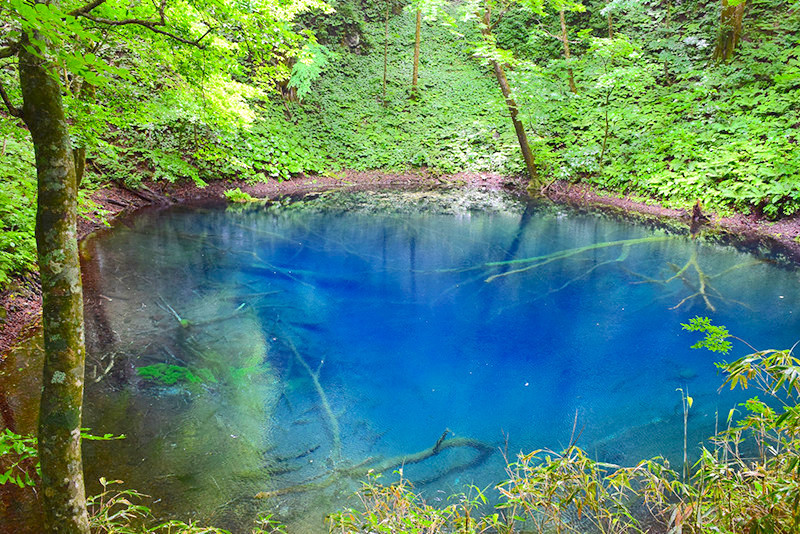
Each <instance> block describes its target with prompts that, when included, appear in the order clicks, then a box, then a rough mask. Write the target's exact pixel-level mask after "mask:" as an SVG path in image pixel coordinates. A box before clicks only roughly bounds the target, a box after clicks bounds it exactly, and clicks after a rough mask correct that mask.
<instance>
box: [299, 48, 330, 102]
mask: <svg viewBox="0 0 800 534" xmlns="http://www.w3.org/2000/svg"><path fill="white" fill-rule="evenodd" d="M333 57H335V56H334V55H333V53H332V52H331V51H330V50H328V49H327V48H325V47H324V46H322V45H320V44H317V43H314V42H309V43H306V45H305V46H304V47H303V49H302V50H300V53H299V54H298V56H297V62H296V63H295V64H294V66H293V67H292V77H291V78H290V79H289V87H295V88H296V89H297V98H298V99H299V100H300V101H302V100H303V98H305V96H306V95H307V94H308V93H309V92H310V91H311V83H312V82H314V80H316V79H318V78H319V77H320V75H321V74H322V71H323V70H325V67H327V66H328V64H329V62H330V60H331V59H332V58H333Z"/></svg>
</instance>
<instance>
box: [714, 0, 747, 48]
mask: <svg viewBox="0 0 800 534" xmlns="http://www.w3.org/2000/svg"><path fill="white" fill-rule="evenodd" d="M745 4H746V1H744V0H743V1H741V2H739V3H737V4H735V5H732V4H731V3H730V1H729V0H722V17H721V20H720V28H719V36H718V37H717V46H716V48H714V60H715V61H717V62H722V61H729V60H730V59H731V58H732V57H733V52H734V50H736V45H737V44H738V43H739V37H740V36H741V35H742V19H743V18H744V6H745Z"/></svg>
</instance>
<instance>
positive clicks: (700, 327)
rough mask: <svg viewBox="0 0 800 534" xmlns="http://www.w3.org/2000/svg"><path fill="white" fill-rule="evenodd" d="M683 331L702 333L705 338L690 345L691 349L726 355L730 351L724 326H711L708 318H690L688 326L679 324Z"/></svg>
mask: <svg viewBox="0 0 800 534" xmlns="http://www.w3.org/2000/svg"><path fill="white" fill-rule="evenodd" d="M681 326H682V327H683V329H684V330H688V331H689V332H703V333H705V337H704V338H703V339H702V340H700V341H698V342H697V343H695V344H694V345H692V348H693V349H700V348H706V349H708V350H710V351H711V352H721V353H722V354H727V353H728V352H729V351H730V350H731V342H730V341H728V338H729V337H731V335H730V333H729V332H728V330H727V329H726V328H725V327H724V326H716V325H713V324H711V319H709V318H708V317H692V319H690V320H689V324H683V323H681Z"/></svg>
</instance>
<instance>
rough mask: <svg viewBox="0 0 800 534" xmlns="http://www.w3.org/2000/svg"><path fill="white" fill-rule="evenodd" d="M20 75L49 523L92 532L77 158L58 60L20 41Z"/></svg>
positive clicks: (61, 529)
mask: <svg viewBox="0 0 800 534" xmlns="http://www.w3.org/2000/svg"><path fill="white" fill-rule="evenodd" d="M31 37H35V38H37V39H39V40H42V39H43V37H42V36H40V35H32V36H31ZM25 41H29V39H28V36H23V44H24V45H25V44H27V43H26V42H25ZM19 79H20V86H21V89H22V98H23V108H22V115H23V120H24V121H25V124H26V125H27V126H28V129H29V130H30V133H31V138H32V139H33V146H34V153H35V156H36V172H37V179H38V200H37V211H36V248H37V253H38V261H39V272H40V276H41V284H42V300H43V305H42V326H43V330H44V345H45V362H44V370H43V376H42V400H41V406H40V411H39V459H40V461H41V467H42V504H43V509H44V510H43V512H44V528H45V531H46V532H57V533H70V534H75V533H78V534H89V520H88V515H87V513H86V499H85V494H84V484H83V465H82V461H81V436H80V428H81V412H82V404H83V368H84V359H85V348H84V333H83V295H82V287H81V273H80V263H79V260H78V240H77V231H76V219H77V181H76V176H75V161H74V159H73V154H72V147H71V143H70V138H69V131H68V125H67V120H66V117H65V115H64V108H63V103H62V99H61V87H60V85H59V83H58V76H57V74H56V71H55V68H54V65H53V64H52V62H50V61H49V60H48V59H42V58H39V57H36V56H35V55H33V54H31V53H30V52H28V50H27V49H26V48H25V46H21V47H20V52H19Z"/></svg>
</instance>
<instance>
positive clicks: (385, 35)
mask: <svg viewBox="0 0 800 534" xmlns="http://www.w3.org/2000/svg"><path fill="white" fill-rule="evenodd" d="M389 5H390V4H388V3H387V4H386V22H385V24H384V28H383V105H384V106H385V105H386V77H387V76H388V74H389Z"/></svg>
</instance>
